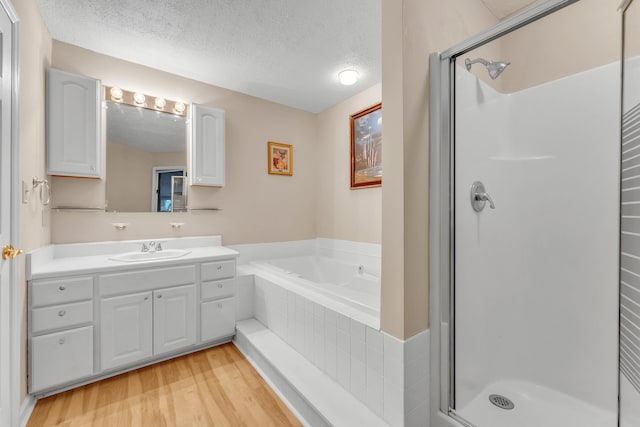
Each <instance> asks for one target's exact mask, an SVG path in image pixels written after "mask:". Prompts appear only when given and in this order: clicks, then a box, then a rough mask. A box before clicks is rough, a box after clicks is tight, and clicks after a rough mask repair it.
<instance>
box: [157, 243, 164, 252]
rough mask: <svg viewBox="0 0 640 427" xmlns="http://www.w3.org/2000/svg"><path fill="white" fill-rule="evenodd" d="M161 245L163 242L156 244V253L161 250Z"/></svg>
mask: <svg viewBox="0 0 640 427" xmlns="http://www.w3.org/2000/svg"><path fill="white" fill-rule="evenodd" d="M162 243H163V242H158V243H156V251H161V250H162Z"/></svg>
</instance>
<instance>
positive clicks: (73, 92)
mask: <svg viewBox="0 0 640 427" xmlns="http://www.w3.org/2000/svg"><path fill="white" fill-rule="evenodd" d="M100 89H101V85H100V81H99V80H96V79H92V78H90V77H85V76H80V75H76V74H71V73H67V72H65V71H60V70H55V69H52V68H50V69H48V70H47V103H46V105H47V174H49V175H59V176H76V177H89V178H102V177H103V176H102V138H101V135H102V133H101V132H102V131H101V120H100V119H101V108H100V106H101V104H102V103H101V101H102V96H101V94H100Z"/></svg>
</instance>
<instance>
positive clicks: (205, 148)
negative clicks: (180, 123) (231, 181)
mask: <svg viewBox="0 0 640 427" xmlns="http://www.w3.org/2000/svg"><path fill="white" fill-rule="evenodd" d="M224 147H225V124H224V110H221V109H218V108H209V107H204V106H202V105H198V104H191V162H190V164H191V170H190V173H189V176H190V179H191V185H205V186H212V187H224V173H225V172H224V163H225V161H224V156H225V154H224V152H225V150H224Z"/></svg>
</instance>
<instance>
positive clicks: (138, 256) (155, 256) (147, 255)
mask: <svg viewBox="0 0 640 427" xmlns="http://www.w3.org/2000/svg"><path fill="white" fill-rule="evenodd" d="M190 253H191V251H187V250H184V249H164V250H161V251H154V252H127V253H124V254H120V255H115V256H112V257H109V259H110V260H112V261H124V262H140V261H155V260H159V259H171V258H180V257H183V256H185V255H188V254H190Z"/></svg>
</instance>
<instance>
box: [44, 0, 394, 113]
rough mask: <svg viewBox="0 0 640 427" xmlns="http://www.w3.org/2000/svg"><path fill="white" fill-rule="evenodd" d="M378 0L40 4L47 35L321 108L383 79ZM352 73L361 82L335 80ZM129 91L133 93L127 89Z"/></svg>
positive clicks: (50, 0)
mask: <svg viewBox="0 0 640 427" xmlns="http://www.w3.org/2000/svg"><path fill="white" fill-rule="evenodd" d="M381 1H382V0H322V1H314V0H190V1H176V0H135V1H133V0H129V1H127V0H38V4H39V6H40V10H41V12H42V15H43V17H44V20H45V22H46V24H47V27H48V28H49V32H50V34H51V37H53V38H54V39H56V40H60V41H62V42H65V43H69V44H73V45H77V46H80V47H83V48H86V49H89V50H93V51H96V52H99V53H102V54H105V55H109V56H114V57H117V58H121V59H124V60H127V61H131V62H135V63H138V64H142V65H146V66H149V67H152V68H156V69H160V70H163V71H167V72H170V73H173V74H178V75H181V76H185V77H188V78H191V79H194V80H199V81H202V82H206V83H209V84H212V85H216V86H221V87H224V88H227V89H231V90H235V91H238V92H242V93H246V94H249V95H253V96H257V97H259V98H263V99H267V100H270V101H274V102H278V103H281V104H285V105H289V106H291V107H295V108H300V109H303V110H306V111H310V112H320V111H322V110H324V109H326V108H328V107H330V106H333V105H335V104H337V103H339V102H340V101H342V100H344V99H346V98H348V97H350V96H352V95H354V94H356V93H358V92H360V91H362V90H363V89H365V88H368V87H370V86H372V85H374V84H376V83H379V82H380V81H381V58H382V55H381ZM344 68H354V69H356V70H357V71H358V72H359V73H360V77H361V79H360V81H359V82H358V83H356V84H355V85H353V86H350V87H347V86H342V85H340V84H339V83H338V78H337V74H338V72H339V71H340V70H342V69H344ZM134 89H135V88H134Z"/></svg>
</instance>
